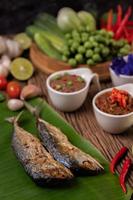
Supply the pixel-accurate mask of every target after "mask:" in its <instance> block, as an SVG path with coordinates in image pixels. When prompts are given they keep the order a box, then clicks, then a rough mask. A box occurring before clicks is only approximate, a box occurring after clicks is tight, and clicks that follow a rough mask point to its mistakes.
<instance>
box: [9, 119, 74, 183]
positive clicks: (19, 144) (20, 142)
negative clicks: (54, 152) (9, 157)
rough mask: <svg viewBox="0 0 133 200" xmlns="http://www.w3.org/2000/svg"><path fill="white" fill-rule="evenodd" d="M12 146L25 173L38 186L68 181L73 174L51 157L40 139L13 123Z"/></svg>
mask: <svg viewBox="0 0 133 200" xmlns="http://www.w3.org/2000/svg"><path fill="white" fill-rule="evenodd" d="M12 147H13V149H14V152H15V154H16V156H17V158H18V160H19V161H20V162H21V164H22V165H23V167H24V169H25V171H26V172H27V174H28V175H29V176H30V177H31V178H32V179H33V180H34V182H35V183H36V184H38V185H40V186H47V185H48V186H49V185H50V186H52V185H56V184H62V183H66V182H70V180H71V179H73V174H72V173H71V172H70V170H69V169H67V168H66V167H64V166H63V165H62V164H60V163H59V162H57V161H56V160H54V159H53V157H52V156H51V155H50V154H49V153H48V152H47V151H46V149H45V148H44V147H43V145H42V144H41V142H40V140H39V139H38V138H36V137H34V136H33V135H32V134H30V133H29V132H27V131H25V130H24V129H23V128H21V127H20V126H18V124H17V123H15V124H14V134H13V137H12Z"/></svg>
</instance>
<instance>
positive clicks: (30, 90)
mask: <svg viewBox="0 0 133 200" xmlns="http://www.w3.org/2000/svg"><path fill="white" fill-rule="evenodd" d="M37 96H41V89H40V88H39V87H37V86H36V85H33V84H29V85H26V86H25V87H24V88H23V89H22V92H21V94H20V99H22V100H24V99H30V98H32V97H37Z"/></svg>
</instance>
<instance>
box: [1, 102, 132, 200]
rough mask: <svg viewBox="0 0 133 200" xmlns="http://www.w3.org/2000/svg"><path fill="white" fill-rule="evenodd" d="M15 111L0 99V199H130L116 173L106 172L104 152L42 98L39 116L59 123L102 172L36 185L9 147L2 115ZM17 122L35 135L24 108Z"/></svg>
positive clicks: (10, 129)
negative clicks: (64, 183) (57, 183)
mask: <svg viewBox="0 0 133 200" xmlns="http://www.w3.org/2000/svg"><path fill="white" fill-rule="evenodd" d="M40 101H42V100H40V99H39V98H37V99H34V100H32V101H30V103H31V104H32V105H38V104H40ZM17 114H18V113H17V112H11V111H9V110H8V109H7V106H6V104H5V103H0V200H2V199H3V200H30V199H31V200H62V199H63V200H68V199H72V200H88V199H89V200H107V199H110V200H130V197H131V194H132V190H131V189H128V193H127V194H126V195H125V194H124V193H123V192H122V189H121V187H120V185H119V180H118V176H117V175H112V174H111V173H110V172H109V165H108V161H107V160H106V159H105V158H104V156H103V155H102V154H101V153H100V152H99V151H98V150H97V149H96V148H95V147H94V146H93V145H92V144H91V143H90V142H89V141H87V140H85V139H84V138H83V137H81V136H80V135H79V134H78V133H77V132H76V131H75V130H74V128H72V127H71V126H70V125H69V124H68V123H67V122H66V121H64V119H62V118H61V117H60V116H59V114H57V113H56V112H55V111H54V110H53V109H52V108H51V107H50V106H49V105H48V104H47V103H46V102H45V101H44V102H43V106H42V111H41V116H42V118H43V119H45V120H46V121H48V122H50V123H51V124H53V125H55V126H57V127H59V128H60V129H61V130H62V131H63V132H64V134H66V135H67V137H68V138H69V140H70V141H71V142H72V143H73V144H74V145H75V146H77V147H79V148H81V149H82V150H83V151H85V152H86V153H89V154H90V155H92V156H94V157H95V158H96V159H97V160H99V162H100V163H101V164H102V165H103V166H104V168H105V172H104V173H103V174H99V175H96V176H86V177H76V178H75V181H74V182H73V184H71V185H70V186H65V187H63V186H62V187H56V188H48V187H44V188H41V187H39V186H37V185H36V184H35V183H34V182H33V181H32V180H31V179H30V177H29V176H28V175H27V174H26V173H25V171H24V169H23V167H22V166H21V164H20V163H19V161H18V160H17V159H16V157H15V155H14V153H13V150H12V147H11V138H12V133H13V127H12V125H11V124H9V123H7V122H6V121H5V118H7V117H10V116H14V115H17ZM20 124H21V126H22V127H23V128H24V129H26V130H27V131H29V132H31V133H33V134H35V135H38V133H37V130H36V127H35V119H34V117H33V116H32V115H31V114H30V113H29V112H28V111H26V110H24V112H23V114H22V116H21V119H20Z"/></svg>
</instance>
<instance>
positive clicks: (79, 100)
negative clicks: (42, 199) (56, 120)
mask: <svg viewBox="0 0 133 200" xmlns="http://www.w3.org/2000/svg"><path fill="white" fill-rule="evenodd" d="M64 73H69V74H76V75H79V76H81V77H82V78H83V79H84V80H85V81H86V85H85V87H84V88H83V89H81V90H79V91H76V92H71V93H65V92H59V91H56V90H54V89H53V88H52V87H51V86H50V81H51V80H52V78H54V77H55V76H56V75H63V74H64ZM92 80H93V81H94V82H95V83H96V84H97V87H98V89H100V83H99V79H98V75H97V74H94V73H92V71H91V70H90V69H88V68H79V69H73V70H63V71H59V72H55V73H53V74H51V75H50V76H49V77H48V78H47V81H46V86H47V90H48V94H49V97H50V99H51V101H52V104H53V105H54V106H55V107H56V108H57V109H59V110H61V111H65V112H71V111H74V110H76V109H78V108H79V107H80V106H81V105H82V104H83V103H84V101H85V99H86V96H87V93H88V90H89V86H90V83H91V81H92Z"/></svg>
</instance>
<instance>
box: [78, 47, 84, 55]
mask: <svg viewBox="0 0 133 200" xmlns="http://www.w3.org/2000/svg"><path fill="white" fill-rule="evenodd" d="M78 52H79V53H81V54H82V53H85V48H84V46H79V47H78Z"/></svg>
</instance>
